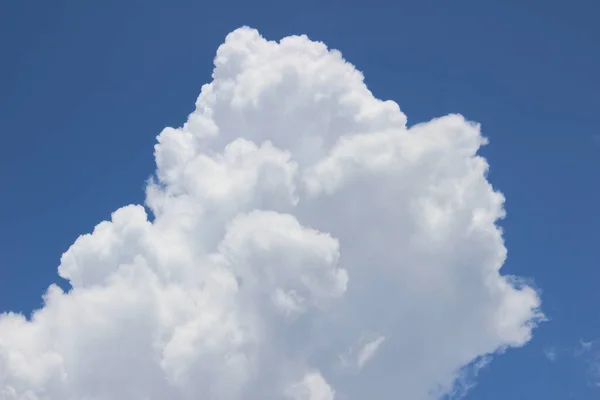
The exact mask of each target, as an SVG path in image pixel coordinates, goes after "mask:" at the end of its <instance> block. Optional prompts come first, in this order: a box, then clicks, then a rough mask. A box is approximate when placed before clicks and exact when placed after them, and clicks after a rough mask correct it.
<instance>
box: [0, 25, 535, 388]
mask: <svg viewBox="0 0 600 400" xmlns="http://www.w3.org/2000/svg"><path fill="white" fill-rule="evenodd" d="M485 143H486V140H485V139H484V138H483V137H482V135H481V133H480V129H479V126H478V125H477V124H474V123H471V122H468V121H466V120H465V119H464V118H463V117H462V116H460V115H448V116H445V117H442V118H438V119H435V120H433V121H430V122H426V123H422V124H418V125H415V126H412V127H410V128H408V127H407V125H406V117H405V115H404V114H403V113H402V112H401V111H400V109H399V107H398V105H397V104H396V103H394V102H392V101H381V100H379V99H377V98H375V97H374V96H373V95H372V94H371V92H370V91H369V90H368V88H367V87H366V85H365V84H364V82H363V76H362V74H361V73H360V72H359V71H357V70H356V69H355V68H354V66H352V65H351V64H350V63H348V62H346V61H345V60H344V59H343V58H342V56H341V54H340V53H339V52H337V51H332V50H328V49H327V47H326V46H325V45H324V44H322V43H318V42H313V41H310V40H309V39H308V38H306V37H304V36H294V37H287V38H285V39H283V40H281V41H280V42H274V41H267V40H265V39H264V38H262V37H261V36H260V35H259V33H258V32H256V31H255V30H252V29H249V28H241V29H238V30H236V31H234V32H232V33H231V34H230V35H228V37H227V39H226V41H225V43H224V44H223V45H222V46H221V47H220V48H219V49H218V52H217V56H216V58H215V69H214V73H213V80H212V82H211V83H209V84H206V85H204V86H203V87H202V90H201V93H200V96H199V97H198V100H197V102H196V109H195V111H194V112H193V113H192V114H191V115H190V116H189V118H188V120H187V122H186V123H185V124H184V125H183V126H182V127H180V128H176V129H175V128H166V129H165V130H164V131H163V132H162V133H161V134H160V135H159V136H158V143H157V145H156V148H155V156H156V164H157V170H156V174H155V178H154V179H153V180H152V181H151V182H150V183H149V185H148V187H147V207H148V209H149V210H150V211H151V214H152V216H151V217H149V216H148V215H147V211H146V209H145V208H144V207H142V206H139V205H130V206H126V207H123V208H121V209H119V210H117V211H116V212H114V213H113V215H112V219H111V221H106V222H102V223H100V224H99V225H98V226H96V228H95V229H94V231H93V233H91V234H88V235H83V236H81V237H80V238H79V239H77V241H76V242H75V243H74V244H73V245H72V246H71V247H70V249H69V250H68V251H67V252H66V253H65V254H64V255H63V257H62V259H61V264H60V267H59V274H60V275H61V276H62V277H64V278H66V279H68V280H69V281H70V283H71V285H72V289H71V290H70V291H69V292H68V293H64V292H63V291H62V290H61V289H60V288H58V287H56V286H51V287H50V288H49V290H48V292H47V293H46V294H45V297H44V301H45V303H44V306H43V308H41V309H39V310H37V311H36V312H35V313H34V314H33V316H32V317H31V319H29V320H28V319H26V318H25V317H23V316H21V315H17V314H13V313H5V314H3V315H2V316H1V317H0V397H1V399H2V400H9V399H10V400H15V399H19V400H25V399H27V400H82V399H85V400H107V399H111V400H125V399H127V400H129V399H144V400H164V399H169V400H187V399H198V398H200V399H207V400H236V399H244V400H253V399H261V400H262V399H281V398H286V397H287V398H291V399H307V400H331V399H333V398H334V396H335V398H336V399H350V400H352V399H355V400H358V399H367V398H377V399H396V398H404V399H411V400H427V399H435V398H437V397H439V396H441V395H443V394H444V393H447V392H449V391H451V390H452V389H453V385H454V383H455V381H456V379H457V378H459V377H460V372H461V369H462V368H463V367H465V366H466V365H468V364H469V363H471V362H473V361H474V360H477V359H479V358H480V357H481V356H483V355H486V354H492V353H494V352H496V351H498V350H503V349H505V348H506V347H510V346H521V345H523V344H525V343H526V342H527V341H528V340H529V339H530V337H531V332H532V329H533V328H534V326H535V325H536V323H537V321H538V320H539V318H540V316H541V313H540V311H539V305H540V300H539V298H538V296H537V294H536V292H535V291H534V290H533V289H532V288H530V287H528V286H526V285H523V284H520V283H519V282H518V281H517V280H516V279H515V278H512V277H506V276H502V275H501V274H500V268H501V266H502V265H503V263H504V260H505V257H506V249H505V247H504V244H503V240H502V234H501V230H500V228H499V227H497V226H496V221H497V220H498V219H499V218H502V217H503V216H504V210H503V202H504V198H503V196H502V195H501V194H500V193H499V192H496V191H495V190H494V189H493V188H492V186H491V185H490V183H489V182H488V181H487V179H486V171H487V168H488V165H487V163H486V160H485V159H483V158H482V157H480V156H478V155H477V151H478V149H479V148H480V146H482V145H483V144H485ZM365 335H367V336H368V335H371V336H370V337H371V340H367V341H365V340H364V338H365V337H367V336H365ZM373 335H374V336H373ZM384 338H385V343H383V340H384ZM352 348H354V349H358V350H355V351H354V353H353V354H354V355H353V357H354V362H355V365H356V366H358V367H362V368H359V371H358V372H357V371H348V370H347V369H345V368H338V367H339V360H340V357H343V356H344V354H347V351H348V349H352ZM367 361H368V362H367Z"/></svg>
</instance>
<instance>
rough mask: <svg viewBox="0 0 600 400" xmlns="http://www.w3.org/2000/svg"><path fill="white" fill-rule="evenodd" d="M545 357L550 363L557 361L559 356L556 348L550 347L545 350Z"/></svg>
mask: <svg viewBox="0 0 600 400" xmlns="http://www.w3.org/2000/svg"><path fill="white" fill-rule="evenodd" d="M544 356H546V358H547V359H548V360H550V361H556V358H557V357H558V354H557V352H556V349H555V348H554V347H548V348H545V349H544Z"/></svg>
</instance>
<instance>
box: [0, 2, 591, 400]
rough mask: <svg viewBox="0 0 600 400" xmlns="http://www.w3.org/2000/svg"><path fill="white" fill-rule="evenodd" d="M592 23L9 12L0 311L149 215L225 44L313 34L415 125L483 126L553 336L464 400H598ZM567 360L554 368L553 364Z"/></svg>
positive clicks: (512, 228) (583, 7)
mask: <svg viewBox="0 0 600 400" xmlns="http://www.w3.org/2000/svg"><path fill="white" fill-rule="evenodd" d="M598 12H600V5H598V4H597V2H594V1H591V0H589V1H587V0H573V1H571V2H568V3H567V2H560V1H556V0H546V1H541V0H540V1H538V0H523V1H516V0H502V1H500V0H490V1H474V0H462V1H461V0H458V1H452V2H449V1H378V0H375V1H370V2H355V1H347V2H338V1H323V2H320V1H306V2H301V3H298V2H295V3H291V2H275V1H272V2H271V1H269V2H267V1H255V2H243V1H239V2H238V1H230V2H222V3H221V2H212V3H210V4H209V3H206V2H199V1H173V2H169V3H168V6H167V2H158V1H128V0H127V1H106V2H80V1H54V2H44V1H38V2H33V1H19V2H17V1H10V2H4V3H3V4H2V5H1V6H0V51H1V60H2V62H0V124H1V125H0V132H1V133H2V139H3V143H2V146H0V179H1V180H2V183H3V190H2V196H0V221H1V223H0V249H1V251H0V268H1V276H2V278H1V279H0V311H8V310H13V311H21V312H24V313H29V312H31V310H33V309H35V308H37V307H39V306H40V305H41V294H42V293H43V292H44V290H45V289H46V288H47V286H48V285H49V284H50V283H52V282H57V283H59V284H61V285H63V286H64V282H61V281H60V280H59V278H58V276H57V275H56V267H57V266H58V263H59V258H60V255H61V254H62V253H63V252H64V251H65V250H66V249H67V248H68V247H69V245H70V244H71V243H72V242H73V241H74V240H75V239H76V238H77V237H78V236H79V235H80V234H82V233H84V232H89V231H90V230H91V229H92V228H93V226H94V225H95V224H97V223H98V222H99V221H101V220H103V219H105V218H107V217H108V216H109V215H110V213H111V212H112V211H114V210H115V209H117V208H118V207H120V206H122V205H125V204H129V203H142V202H143V197H144V192H143V187H144V182H145V181H146V179H147V178H148V176H149V175H150V174H151V173H152V171H153V170H154V160H153V157H152V151H153V145H154V143H155V137H156V135H157V134H158V133H159V132H160V131H161V130H162V128H163V127H165V126H179V125H180V124H181V122H182V121H184V120H185V118H186V116H187V114H189V113H190V112H191V111H192V107H193V104H194V101H195V99H196V97H197V95H198V92H199V90H200V86H201V85H202V84H203V83H205V82H207V81H208V80H209V79H210V74H211V70H212V59H213V56H214V52H215V50H216V48H217V47H218V46H219V44H220V43H222V41H223V39H224V37H225V35H226V34H227V33H229V32H230V31H232V30H233V29H235V28H237V27H239V26H241V25H249V26H252V27H254V28H257V29H259V30H260V32H261V33H262V34H263V35H264V36H265V37H267V38H269V39H279V38H281V37H284V36H288V35H290V34H301V33H305V34H307V35H308V36H309V37H310V38H311V39H313V40H320V41H323V42H325V43H326V44H327V45H328V46H329V47H332V48H337V49H339V50H341V51H342V53H343V55H344V57H345V58H346V59H348V60H349V61H350V62H352V63H353V64H354V65H356V66H357V68H359V69H360V70H361V71H363V73H364V74H365V77H366V82H367V84H368V86H369V88H370V89H371V91H373V93H374V94H375V95H376V96H377V97H379V98H383V99H392V100H394V101H396V102H398V104H399V105H400V107H401V109H402V110H403V111H404V112H405V113H406V114H407V115H408V118H409V124H414V123H417V122H421V121H425V120H428V119H430V118H432V117H437V116H441V115H445V114H447V113H451V112H458V113H461V114H463V115H465V116H466V117H467V118H469V119H472V120H475V121H478V122H480V123H481V124H482V130H483V134H484V135H485V136H487V137H488V138H489V139H490V145H489V146H487V147H485V148H484V150H483V151H482V154H483V155H484V156H485V157H487V158H488V160H489V162H490V164H491V170H490V174H489V179H490V181H491V182H492V184H493V185H494V186H495V187H496V188H498V189H499V190H501V191H502V192H503V193H504V194H505V196H506V198H507V204H506V208H507V218H506V220H504V221H503V222H502V226H503V228H504V232H505V240H506V245H507V248H508V254H509V256H508V261H507V263H506V265H505V267H504V268H503V272H504V273H507V274H517V275H521V276H525V277H528V278H530V279H531V280H532V281H533V282H534V284H535V286H536V287H538V288H540V289H541V293H542V299H543V310H544V312H545V313H546V315H547V316H548V317H549V321H548V322H546V323H544V324H543V325H541V326H540V328H539V329H537V330H536V331H535V333H534V338H533V340H532V341H531V342H530V343H529V344H527V345H526V346H525V347H524V348H523V349H519V350H511V351H509V352H507V353H506V354H504V355H502V356H499V357H497V358H496V359H495V360H494V362H493V363H492V364H491V365H490V366H489V367H488V368H486V369H485V370H484V371H482V372H481V374H480V377H479V379H478V385H477V387H475V388H474V389H473V390H472V391H471V392H470V393H469V394H468V396H467V398H468V399H473V400H476V399H490V400H494V399H508V398H510V399H531V398H540V399H541V398H543V399H549V400H550V399H569V398H573V399H581V400H586V399H592V398H597V397H598V395H599V394H600V389H598V388H594V387H592V386H593V385H591V384H590V377H589V373H588V372H589V371H588V367H589V365H588V361H589V359H590V357H591V356H590V355H589V354H587V353H586V354H580V355H576V354H575V353H576V352H577V351H578V350H579V349H580V346H581V341H585V342H588V341H594V340H597V339H600V318H599V317H598V313H597V309H596V306H597V305H598V304H600V291H599V290H598V289H597V287H598V284H600V268H599V267H600V256H599V255H598V251H597V249H598V246H599V245H600V235H599V234H598V225H599V224H600V213H599V212H598V211H597V207H598V205H599V204H600V184H598V182H600V179H599V178H598V177H599V173H600V129H599V128H598V122H597V110H598V109H600V96H599V95H598V94H599V93H600V77H599V75H598V74H599V72H598V71H600V48H599V45H598V40H599V39H600V26H598V24H597V15H598ZM550 349H553V350H554V351H555V352H556V354H557V357H556V359H555V360H554V361H550V360H549V359H548V358H547V357H546V356H545V351H549V350H550Z"/></svg>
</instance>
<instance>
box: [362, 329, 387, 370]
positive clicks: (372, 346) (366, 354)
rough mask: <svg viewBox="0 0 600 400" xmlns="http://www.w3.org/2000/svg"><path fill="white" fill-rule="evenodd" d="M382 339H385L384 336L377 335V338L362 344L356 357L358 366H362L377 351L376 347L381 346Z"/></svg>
mask: <svg viewBox="0 0 600 400" xmlns="http://www.w3.org/2000/svg"><path fill="white" fill-rule="evenodd" d="M384 341H385V337H384V336H379V337H378V338H377V339H375V340H373V341H371V342H369V343H367V344H365V345H364V346H363V348H362V349H361V350H360V352H359V353H358V359H357V364H358V368H362V367H363V365H365V363H366V362H367V361H369V360H370V359H371V358H373V356H374V355H375V353H376V352H377V349H379V346H381V344H382V343H383V342H384Z"/></svg>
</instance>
